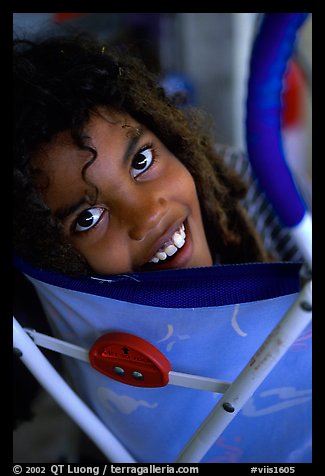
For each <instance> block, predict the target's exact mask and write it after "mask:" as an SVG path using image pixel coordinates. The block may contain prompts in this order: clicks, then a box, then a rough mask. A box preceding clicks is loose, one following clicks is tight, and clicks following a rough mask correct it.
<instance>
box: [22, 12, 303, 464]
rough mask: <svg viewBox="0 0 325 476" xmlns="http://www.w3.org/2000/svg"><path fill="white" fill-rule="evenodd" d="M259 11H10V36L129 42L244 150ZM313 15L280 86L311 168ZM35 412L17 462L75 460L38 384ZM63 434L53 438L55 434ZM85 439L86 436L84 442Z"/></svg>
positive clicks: (68, 428) (68, 436)
mask: <svg viewBox="0 0 325 476" xmlns="http://www.w3.org/2000/svg"><path fill="white" fill-rule="evenodd" d="M262 16H263V13H18V12H17V13H14V14H13V31H14V36H15V37H16V36H19V37H24V36H26V35H30V34H34V33H35V34H37V33H39V32H42V31H46V32H48V31H49V30H51V29H54V30H56V29H58V31H60V26H64V28H68V29H71V30H74V29H75V30H82V31H89V32H91V33H93V34H95V35H96V36H98V37H99V38H100V39H103V40H107V41H109V42H111V43H113V44H114V43H115V44H116V43H118V44H119V43H123V44H127V45H130V46H132V48H133V49H134V51H135V52H136V53H137V54H138V55H141V56H142V58H143V59H144V61H145V63H146V64H147V66H148V67H149V69H151V70H152V71H154V72H155V73H157V74H158V75H159V77H160V80H161V84H162V86H163V87H164V88H165V90H166V92H167V93H168V94H170V95H172V96H174V97H175V98H177V101H178V104H179V106H180V107H186V106H187V105H194V106H198V107H200V108H203V109H204V110H205V111H207V112H208V113H209V114H210V115H211V117H212V119H213V121H214V123H215V130H216V136H217V141H218V142H219V143H222V144H228V145H231V146H235V147H238V148H239V149H242V150H245V149H246V146H245V129H244V124H245V101H246V87H247V80H248V71H249V59H250V52H251V48H252V41H253V40H254V36H255V34H256V32H257V29H258V26H259V24H260V21H261V19H262ZM311 72H312V16H311V15H310V16H309V18H308V20H307V21H306V22H305V23H304V25H303V27H302V29H301V30H300V32H299V38H298V39H297V44H296V50H295V54H294V56H293V58H292V61H291V63H290V64H289V68H288V72H287V75H286V78H285V82H284V89H283V105H284V109H283V117H282V123H283V138H284V146H285V148H286V149H287V160H288V163H289V165H290V166H292V168H293V169H294V170H295V172H296V173H297V175H299V177H300V178H303V180H304V181H307V182H309V183H310V184H311V176H312V140H311V138H312V133H311V132H312V85H311V83H312V73H311ZM34 412H35V414H36V418H34V419H33V420H31V421H28V422H25V423H23V424H22V425H20V426H19V427H18V428H17V429H16V430H15V432H14V462H40V461H42V462H59V461H64V460H65V461H69V462H73V460H74V454H76V448H74V446H73V441H74V440H75V438H74V436H75V435H76V434H79V432H78V429H77V428H76V427H75V425H74V424H73V423H72V422H71V420H70V419H69V418H68V417H67V416H66V415H65V414H63V412H62V410H60V409H59V408H58V407H57V405H55V404H54V402H53V401H52V400H51V398H50V397H48V396H47V395H45V394H43V393H42V392H40V394H39V396H38V399H37V400H36V401H35V403H34ZM58 434H59V435H60V438H59V439H58V438H56V437H55V435H58ZM89 445H90V443H89V442H87V443H86V446H89Z"/></svg>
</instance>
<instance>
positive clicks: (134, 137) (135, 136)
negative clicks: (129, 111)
mask: <svg viewBox="0 0 325 476" xmlns="http://www.w3.org/2000/svg"><path fill="white" fill-rule="evenodd" d="M124 127H132V126H127V125H126V126H124ZM143 133H144V130H143V129H142V128H139V127H136V128H133V127H132V129H131V131H130V135H129V140H128V143H127V148H126V151H125V154H124V161H125V162H127V161H128V159H129V157H130V155H132V154H133V153H134V149H135V148H136V146H137V143H138V142H139V140H140V139H141V137H142V135H143Z"/></svg>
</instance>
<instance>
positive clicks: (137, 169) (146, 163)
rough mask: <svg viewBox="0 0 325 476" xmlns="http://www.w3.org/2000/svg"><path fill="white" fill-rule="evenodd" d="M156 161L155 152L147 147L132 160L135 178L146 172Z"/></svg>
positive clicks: (132, 170) (132, 171)
mask: <svg viewBox="0 0 325 476" xmlns="http://www.w3.org/2000/svg"><path fill="white" fill-rule="evenodd" d="M153 161H154V156H153V150H152V148H150V147H145V148H143V149H142V150H140V151H139V152H138V153H137V154H136V155H135V156H134V158H133V160H132V167H131V175H132V177H133V178H135V177H137V176H138V175H140V174H142V173H143V172H145V171H146V170H147V169H148V168H149V167H150V165H151V164H152V163H153Z"/></svg>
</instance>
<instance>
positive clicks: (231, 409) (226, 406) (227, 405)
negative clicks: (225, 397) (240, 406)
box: [222, 402, 235, 413]
mask: <svg viewBox="0 0 325 476" xmlns="http://www.w3.org/2000/svg"><path fill="white" fill-rule="evenodd" d="M222 406H223V408H224V410H226V412H228V413H233V412H234V411H235V409H234V407H233V406H232V405H231V403H229V402H225V403H224V404H223V405H222Z"/></svg>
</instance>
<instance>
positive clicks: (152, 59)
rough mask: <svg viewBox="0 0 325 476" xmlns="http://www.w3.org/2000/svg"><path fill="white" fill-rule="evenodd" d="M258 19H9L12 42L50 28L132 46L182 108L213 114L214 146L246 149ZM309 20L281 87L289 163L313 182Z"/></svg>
mask: <svg viewBox="0 0 325 476" xmlns="http://www.w3.org/2000/svg"><path fill="white" fill-rule="evenodd" d="M262 16H263V13H14V14H13V24H14V25H13V26H14V35H15V36H17V35H18V36H24V35H26V34H30V33H38V32H40V31H42V30H46V31H48V30H50V29H51V28H55V27H56V25H63V26H64V27H65V28H69V29H77V30H83V31H90V32H92V33H94V34H95V35H97V36H98V37H99V38H101V39H103V40H108V41H109V42H112V43H123V44H127V45H128V44H129V45H131V46H132V48H133V49H134V51H135V52H137V54H140V55H141V56H142V57H143V59H144V60H145V62H146V64H147V65H148V67H149V68H150V69H151V70H152V71H154V72H156V73H158V74H159V75H160V77H161V82H162V85H163V86H164V87H165V89H166V90H167V91H168V92H169V93H170V94H172V95H176V96H177V99H178V101H179V104H180V105H183V106H186V104H192V105H196V106H198V107H201V108H203V109H204V110H206V111H207V112H208V113H209V114H211V116H212V118H213V120H214V122H215V128H216V134H217V140H218V142H221V143H225V144H229V145H232V146H236V147H239V148H241V149H244V148H245V136H244V120H245V99H246V84H247V76H248V66H249V58H250V52H251V46H252V41H253V39H254V35H255V33H256V31H257V28H258V26H259V23H260V21H261V18H262ZM311 69H312V15H310V16H309V19H308V20H307V21H306V22H305V23H304V25H303V27H302V29H301V30H300V36H299V41H297V47H296V52H295V56H294V58H293V61H292V62H291V65H290V68H289V70H288V73H287V79H286V84H285V85H284V103H285V110H284V117H283V125H284V137H285V143H286V146H287V147H288V160H289V161H290V162H291V163H292V165H293V166H294V167H295V168H296V169H297V171H298V173H299V174H303V175H307V176H308V177H311V151H312V144H311V125H312V114H311Z"/></svg>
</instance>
